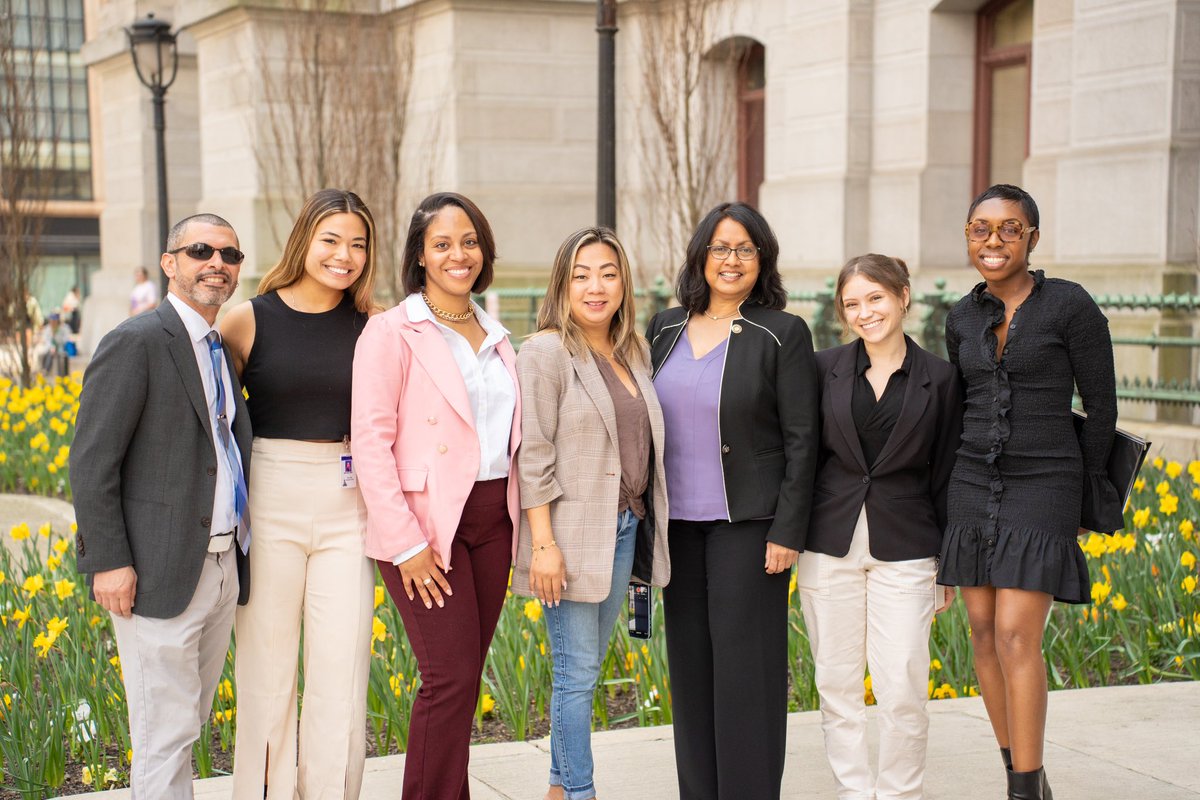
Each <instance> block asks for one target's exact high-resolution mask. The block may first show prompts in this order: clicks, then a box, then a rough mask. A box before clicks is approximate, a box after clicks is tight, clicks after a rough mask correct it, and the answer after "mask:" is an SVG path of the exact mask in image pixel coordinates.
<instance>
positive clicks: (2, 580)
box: [0, 570, 8, 586]
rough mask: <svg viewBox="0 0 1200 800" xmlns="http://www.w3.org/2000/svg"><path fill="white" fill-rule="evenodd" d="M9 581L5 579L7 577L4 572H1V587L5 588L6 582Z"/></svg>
mask: <svg viewBox="0 0 1200 800" xmlns="http://www.w3.org/2000/svg"><path fill="white" fill-rule="evenodd" d="M7 580H8V578H6V577H5V575H4V571H3V570H0V586H3V585H4V582H5V581H7Z"/></svg>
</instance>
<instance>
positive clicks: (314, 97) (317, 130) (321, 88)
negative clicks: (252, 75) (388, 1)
mask: <svg viewBox="0 0 1200 800" xmlns="http://www.w3.org/2000/svg"><path fill="white" fill-rule="evenodd" d="M348 5H353V4H347V3H338V2H334V0H290V7H288V8H287V9H286V11H285V12H283V13H281V14H274V15H272V16H271V17H270V20H273V21H274V26H273V28H272V30H277V32H278V35H279V36H280V37H281V41H280V42H275V43H272V46H268V47H262V48H261V49H260V53H261V55H260V56H259V64H260V69H259V73H260V75H261V76H262V92H263V99H264V106H265V112H266V113H265V118H266V120H265V122H266V124H265V126H264V131H263V135H262V136H261V137H259V140H258V144H257V145H256V147H255V156H256V158H257V160H258V164H259V167H260V169H261V170H262V174H263V176H264V193H263V194H264V196H265V198H266V204H267V210H268V212H269V213H272V214H275V213H277V212H283V213H285V214H286V215H287V216H288V217H293V216H294V215H295V213H296V211H297V210H298V209H299V207H300V204H301V203H302V202H303V200H304V198H305V197H307V196H308V195H310V194H312V193H313V192H314V191H317V190H318V189H323V188H329V187H336V188H342V189H349V190H351V191H354V192H355V193H357V194H358V195H359V196H360V197H362V198H363V200H364V201H365V202H366V203H367V205H368V206H369V207H370V208H371V210H372V214H373V216H374V218H375V223H376V228H377V235H378V240H379V241H378V242H377V245H378V246H379V248H380V249H379V250H378V251H377V255H378V258H379V266H380V272H381V274H380V278H381V280H380V284H379V285H380V288H381V289H382V291H383V292H385V293H390V294H391V295H392V296H393V297H395V296H397V295H398V294H399V291H400V287H399V283H398V275H397V274H396V269H395V267H396V265H398V264H399V261H400V252H399V251H400V247H401V245H402V238H403V234H404V230H405V226H406V225H407V218H404V217H402V216H401V215H402V209H403V208H404V206H403V204H402V203H401V202H400V193H401V187H402V185H403V184H404V182H405V179H406V178H407V177H408V176H407V175H406V174H405V170H404V162H403V160H402V158H401V149H402V147H403V144H404V139H405V132H406V130H407V127H408V101H409V92H410V87H411V83H412V57H413V40H412V36H413V34H412V29H413V11H412V9H406V10H399V11H393V12H389V13H387V14H377V13H369V12H368V13H358V12H355V11H347V10H344V9H345V8H346V7H347V6H348ZM329 31H336V35H331V34H330V33H329ZM273 53H283V54H284V55H283V57H282V58H279V57H278V56H272V54H273ZM286 233H287V231H286V230H284V231H282V232H281V231H276V236H277V245H278V246H280V247H282V244H283V242H282V237H283V236H286Z"/></svg>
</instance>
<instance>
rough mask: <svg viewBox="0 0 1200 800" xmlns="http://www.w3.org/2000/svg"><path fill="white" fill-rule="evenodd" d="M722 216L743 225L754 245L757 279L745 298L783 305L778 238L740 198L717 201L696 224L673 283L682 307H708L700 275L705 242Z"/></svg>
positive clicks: (695, 310) (704, 282) (705, 254)
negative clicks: (756, 250)
mask: <svg viewBox="0 0 1200 800" xmlns="http://www.w3.org/2000/svg"><path fill="white" fill-rule="evenodd" d="M723 219H731V220H733V221H734V222H736V223H738V224H740V225H741V226H742V227H743V228H745V229H746V233H748V234H749V235H750V241H752V242H754V246H755V247H757V248H758V280H757V281H756V282H755V284H754V288H753V289H751V290H750V294H749V296H748V297H747V298H746V302H747V303H758V304H760V305H763V306H766V307H767V308H774V309H777V310H782V309H783V308H784V307H786V306H787V291H785V290H784V288H783V278H782V277H781V276H780V275H779V240H778V239H776V238H775V232H774V231H772V230H771V226H770V225H768V224H767V221H766V219H764V218H763V215H762V214H760V213H758V211H756V210H755V209H754V207H753V206H749V205H747V204H746V203H741V202H738V203H721V204H720V205H719V206H717V207H716V208H714V209H713V210H712V211H709V212H708V214H706V215H705V217H704V219H702V220H700V224H699V225H697V226H696V232H695V233H693V234H692V240H691V241H690V242H688V246H687V255H686V257H685V259H684V262H683V267H682V268H681V269H680V270H679V278H678V279H677V280H676V283H675V296H676V297H677V298H678V299H679V305H681V306H683V307H684V308H686V309H687V310H688V313H689V314H700V313H703V312H704V310H705V309H707V308H708V281H707V280H705V278H704V267H705V265H706V264H707V263H708V246H709V245H710V244H712V237H713V233H714V232H715V231H716V230H717V225H718V224H719V223H720V222H721V220H723Z"/></svg>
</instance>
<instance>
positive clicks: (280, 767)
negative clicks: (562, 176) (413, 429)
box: [233, 438, 375, 800]
mask: <svg viewBox="0 0 1200 800" xmlns="http://www.w3.org/2000/svg"><path fill="white" fill-rule="evenodd" d="M343 450H344V448H343V446H342V444H341V443H321V442H302V441H295V440H290V439H262V438H256V439H255V440H254V449H253V458H252V460H251V463H252V464H253V465H254V466H253V468H252V469H251V472H250V486H249V495H250V519H251V520H252V523H253V525H254V545H253V547H254V558H253V559H251V562H250V563H251V572H250V576H251V585H252V586H253V587H254V590H253V592H252V593H251V597H250V602H249V603H248V604H246V605H245V606H242V607H240V608H238V612H237V628H236V632H237V667H236V674H237V704H238V706H237V740H236V750H235V757H234V769H233V796H234V798H237V800H261V798H262V797H263V785H264V783H265V784H266V786H267V795H266V796H267V797H268V798H270V800H294V799H296V800H298V799H299V798H305V800H327V799H328V800H342V798H347V799H348V800H353V799H354V798H357V797H358V794H359V790H360V788H361V785H362V772H363V762H364V759H365V755H366V704H367V680H368V670H369V668H370V650H371V613H372V608H373V606H372V601H373V598H374V585H375V571H374V568H373V564H372V562H371V561H370V560H368V559H367V557H366V556H365V555H364V554H363V531H364V529H365V517H366V512H365V510H364V507H363V504H362V499H361V497H360V495H359V492H358V490H357V489H343V488H342V485H341V474H342V466H341V458H340V457H341V455H342V453H343ZM301 624H303V631H304V637H303V638H304V653H303V669H304V693H303V694H304V713H303V715H302V716H301V715H300V714H299V713H298V712H297V694H298V692H297V688H298V687H297V677H298V676H297V671H296V653H297V650H298V648H299V646H300V639H301V636H300V633H301ZM297 731H298V732H299V733H298V738H297Z"/></svg>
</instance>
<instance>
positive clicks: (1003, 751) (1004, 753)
mask: <svg viewBox="0 0 1200 800" xmlns="http://www.w3.org/2000/svg"><path fill="white" fill-rule="evenodd" d="M1000 759H1001V760H1002V761H1003V762H1004V766H1005V767H1006V768H1007V769H1009V770H1011V769H1012V750H1010V749H1008V748H1007V747H1001V748H1000Z"/></svg>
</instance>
